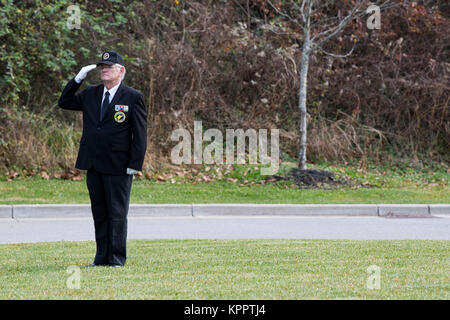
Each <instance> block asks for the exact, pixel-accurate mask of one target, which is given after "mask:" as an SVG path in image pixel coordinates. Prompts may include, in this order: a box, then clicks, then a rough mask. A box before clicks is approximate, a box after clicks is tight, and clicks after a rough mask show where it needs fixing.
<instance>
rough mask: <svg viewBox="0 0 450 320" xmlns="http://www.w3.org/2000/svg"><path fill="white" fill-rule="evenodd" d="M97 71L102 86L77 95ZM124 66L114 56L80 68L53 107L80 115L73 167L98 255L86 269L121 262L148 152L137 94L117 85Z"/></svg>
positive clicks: (141, 104)
mask: <svg viewBox="0 0 450 320" xmlns="http://www.w3.org/2000/svg"><path fill="white" fill-rule="evenodd" d="M97 66H100V67H101V80H102V82H103V84H99V85H90V86H88V87H86V88H85V89H84V90H83V91H81V92H79V93H76V92H77V90H78V88H79V87H80V86H81V83H82V82H83V80H84V79H85V78H86V75H87V73H88V72H89V71H91V70H93V69H95V68H96V67H97ZM124 76H125V66H124V62H123V59H122V57H121V56H120V55H119V54H118V53H116V52H114V51H107V52H104V53H103V54H102V57H101V61H100V62H98V63H97V64H96V65H95V64H93V65H89V66H86V67H83V68H82V69H81V70H80V72H79V73H78V74H77V75H76V76H75V78H73V79H71V80H70V81H69V83H68V84H67V85H66V87H65V88H64V90H63V92H62V94H61V97H60V98H59V101H58V105H59V106H60V107H61V108H63V109H68V110H77V111H82V112H83V134H82V137H81V141H80V149H79V152H78V158H77V161H76V165H75V167H76V168H78V169H81V170H87V174H86V180H87V188H88V190H89V197H90V199H91V209H92V216H93V219H94V227H95V241H96V243H97V252H96V255H95V259H94V262H93V263H92V264H91V265H89V266H99V265H109V266H113V267H120V266H123V265H124V264H125V260H126V240H127V214H128V207H129V199H130V192H131V184H132V181H133V174H135V173H137V172H138V171H140V170H142V164H143V162H144V156H145V151H146V148H147V111H146V108H145V105H144V99H143V96H142V93H140V92H139V91H137V90H135V89H133V88H130V87H127V86H126V85H124V84H123V83H122V80H123V78H124Z"/></svg>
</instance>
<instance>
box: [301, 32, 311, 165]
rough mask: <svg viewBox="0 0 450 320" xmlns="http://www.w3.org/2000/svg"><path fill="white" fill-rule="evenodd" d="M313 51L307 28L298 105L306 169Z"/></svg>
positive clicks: (302, 162)
mask: <svg viewBox="0 0 450 320" xmlns="http://www.w3.org/2000/svg"><path fill="white" fill-rule="evenodd" d="M310 52H311V43H310V40H309V29H308V30H305V41H304V42H303V50H302V66H301V71H300V94H299V103H298V107H299V109H300V145H299V149H298V167H299V168H300V169H303V170H304V169H306V146H307V140H306V136H307V135H306V133H307V127H306V115H307V113H306V92H307V80H308V67H309V54H310Z"/></svg>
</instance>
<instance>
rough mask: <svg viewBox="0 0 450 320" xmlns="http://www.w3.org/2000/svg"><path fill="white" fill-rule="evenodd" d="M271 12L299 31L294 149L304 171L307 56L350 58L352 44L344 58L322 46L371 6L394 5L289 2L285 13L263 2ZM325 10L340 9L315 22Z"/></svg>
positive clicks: (388, 2)
mask: <svg viewBox="0 0 450 320" xmlns="http://www.w3.org/2000/svg"><path fill="white" fill-rule="evenodd" d="M267 2H268V3H269V5H270V6H271V7H272V8H273V9H274V10H275V12H276V13H277V14H278V15H280V16H282V17H284V18H286V19H287V20H288V21H290V22H292V23H294V24H295V25H297V26H298V27H299V29H300V30H301V31H302V33H303V35H302V38H303V47H302V59H301V69H300V88H299V102H298V107H299V110H300V145H299V149H298V157H299V163H298V166H299V168H300V169H306V147H307V138H306V137H307V121H306V118H307V109H306V100H307V99H306V97H307V79H308V68H309V60H310V56H311V53H313V52H315V51H321V52H323V53H324V54H326V55H328V56H332V57H342V58H345V57H347V56H349V55H351V54H352V52H353V49H354V48H355V43H353V47H352V49H351V50H350V51H349V52H347V53H345V54H336V53H331V52H327V51H325V49H324V44H325V43H326V42H328V41H329V40H330V39H332V38H333V37H335V36H337V35H338V34H339V33H340V32H341V31H342V30H343V29H344V28H345V27H346V26H347V25H348V24H349V23H350V22H351V21H352V20H353V19H354V18H356V17H362V16H364V15H368V17H369V18H370V10H369V11H368V10H367V9H368V8H369V7H370V6H372V8H374V7H373V6H377V7H376V8H377V9H379V10H385V9H387V8H389V7H391V6H393V5H395V3H393V2H392V0H385V1H372V2H369V1H367V0H297V1H294V0H290V1H289V4H290V5H289V8H290V9H289V12H286V10H283V9H281V7H280V6H279V5H277V4H276V3H275V4H274V3H273V2H274V1H269V0H268V1H267ZM327 6H328V7H329V6H339V7H342V9H340V10H338V14H337V16H335V17H330V16H327V17H325V18H319V19H316V18H315V17H316V16H317V15H316V13H317V12H319V11H321V10H323V9H325V8H326V7H327Z"/></svg>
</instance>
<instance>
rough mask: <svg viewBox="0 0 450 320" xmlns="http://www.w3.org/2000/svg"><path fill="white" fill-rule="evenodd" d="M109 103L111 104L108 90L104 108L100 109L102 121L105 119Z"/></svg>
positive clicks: (103, 104)
mask: <svg viewBox="0 0 450 320" xmlns="http://www.w3.org/2000/svg"><path fill="white" fill-rule="evenodd" d="M108 105H109V91H106V92H105V99H103V103H102V108H101V110H100V121H101V120H102V119H103V116H104V115H105V112H106V109H108Z"/></svg>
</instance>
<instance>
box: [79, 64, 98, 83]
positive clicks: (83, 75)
mask: <svg viewBox="0 0 450 320" xmlns="http://www.w3.org/2000/svg"><path fill="white" fill-rule="evenodd" d="M95 68H97V65H96V64H91V65H89V66H86V67H83V68H81V70H80V72H78V74H77V75H76V76H75V81H76V82H77V83H80V82H81V81H82V80H84V78H86V76H87V74H88V72H89V71H91V70H94V69H95Z"/></svg>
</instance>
